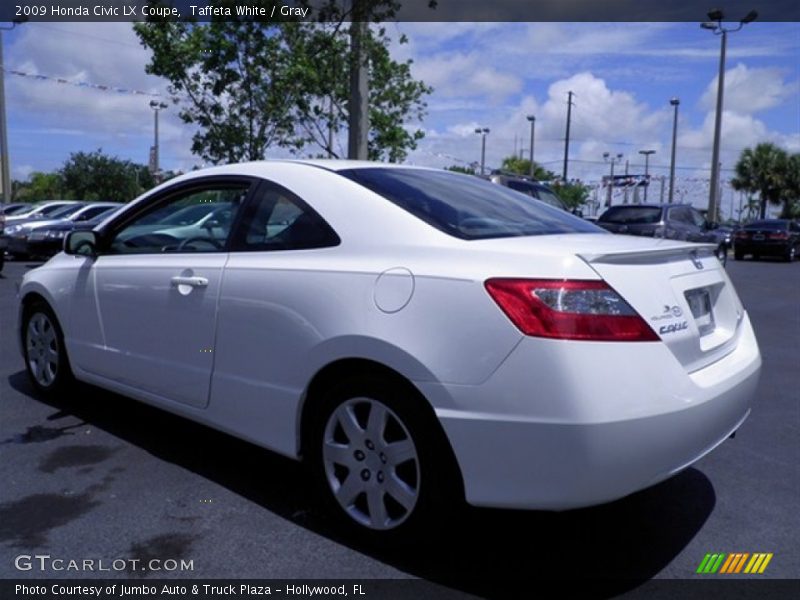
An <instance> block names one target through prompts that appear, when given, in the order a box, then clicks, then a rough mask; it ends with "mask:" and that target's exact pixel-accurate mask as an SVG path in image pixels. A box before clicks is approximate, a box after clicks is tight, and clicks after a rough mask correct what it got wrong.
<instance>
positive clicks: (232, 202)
mask: <svg viewBox="0 0 800 600" xmlns="http://www.w3.org/2000/svg"><path fill="white" fill-rule="evenodd" d="M248 189H249V185H248V184H244V183H243V184H238V183H237V184H233V183H224V184H209V185H207V186H204V187H201V188H193V189H191V190H188V191H185V192H182V193H178V194H176V195H174V196H171V197H169V198H167V199H165V200H164V201H163V202H158V203H156V204H155V205H154V206H152V207H150V208H149V209H148V210H147V211H146V212H144V213H142V214H139V215H137V216H136V217H135V218H134V219H133V220H132V221H129V222H127V223H126V224H125V225H124V226H123V227H122V228H121V229H119V230H118V231H117V232H116V233H115V234H114V235H113V237H112V239H111V242H110V245H109V252H110V253H111V254H162V253H165V252H219V251H220V250H223V249H225V247H226V244H227V241H228V235H229V234H230V231H231V225H232V223H233V220H234V218H235V216H236V213H237V212H238V210H239V207H240V206H241V205H242V203H243V201H244V199H245V196H247V191H248Z"/></svg>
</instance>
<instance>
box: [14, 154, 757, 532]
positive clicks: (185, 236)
mask: <svg viewBox="0 0 800 600" xmlns="http://www.w3.org/2000/svg"><path fill="white" fill-rule="evenodd" d="M65 250H66V252H65V253H61V254H59V255H57V256H56V257H54V258H53V259H52V260H50V262H48V263H46V264H45V265H44V266H42V267H40V268H38V269H36V270H33V271H31V272H29V273H27V274H26V276H25V278H24V281H23V283H22V286H21V289H20V300H21V304H20V340H21V344H22V351H23V353H24V356H25V363H26V366H27V369H28V371H29V373H30V377H31V379H32V381H33V383H34V385H35V386H36V387H37V388H38V389H39V390H40V391H41V392H55V391H57V390H60V389H62V388H63V386H64V385H65V384H67V383H68V382H69V381H71V379H72V377H74V378H77V379H79V380H81V381H85V382H89V383H92V384H95V385H98V386H101V387H103V388H107V389H109V390H113V391H115V392H119V393H121V394H126V395H128V396H132V397H134V398H137V399H139V400H142V401H145V402H148V403H151V404H153V405H156V406H159V407H162V408H165V409H167V410H169V411H172V412H175V413H178V414H181V415H184V416H186V417H189V418H190V419H194V420H197V421H200V422H202V423H205V424H208V425H210V426H212V427H215V428H218V429H221V430H223V431H226V432H229V433H231V434H233V435H235V436H238V437H241V438H244V439H246V440H250V441H252V442H254V443H256V444H259V445H261V446H264V447H267V448H270V449H272V450H275V451H277V452H280V453H282V454H286V455H288V456H291V457H295V458H303V459H305V460H307V461H309V462H310V463H311V465H312V467H313V470H314V472H315V473H316V477H317V479H318V482H319V484H320V486H321V487H322V488H323V490H324V492H325V496H326V497H327V499H328V502H329V504H330V505H331V508H332V509H333V510H334V511H338V512H339V514H340V515H341V516H342V517H344V518H343V521H344V522H347V523H350V524H351V525H354V526H356V527H354V529H356V530H360V531H363V532H366V533H368V534H369V535H370V536H375V537H381V536H384V537H385V536H389V537H392V536H400V537H404V536H407V535H409V534H412V533H414V532H416V531H418V528H419V526H420V524H421V523H423V522H424V521H425V518H426V517H428V516H430V515H431V514H436V513H437V511H441V510H442V508H443V505H445V506H444V508H445V509H446V502H445V501H444V499H449V500H447V501H448V502H449V501H453V502H457V501H458V498H459V497H461V498H465V499H466V501H467V502H469V503H471V504H473V505H479V506H498V507H527V508H536V509H556V510H560V509H568V508H573V507H580V506H587V505H592V504H598V503H602V502H606V501H610V500H613V499H616V498H620V497H622V496H625V495H627V494H630V493H631V492H634V491H636V490H639V489H642V488H645V487H647V486H650V485H652V484H654V483H656V482H658V481H661V480H663V479H665V478H668V477H670V476H671V475H673V474H674V473H676V472H678V471H680V470H681V469H684V468H686V467H687V466H689V465H691V464H692V463H693V462H694V461H696V460H698V459H699V458H700V457H702V456H703V455H705V454H706V453H707V452H709V451H710V450H712V449H713V448H714V447H715V446H717V445H718V444H720V443H721V442H722V441H723V440H725V439H726V438H727V437H728V436H730V434H731V433H732V432H734V431H735V430H736V429H737V428H738V427H739V426H740V425H741V424H742V422H743V421H744V419H745V418H746V417H747V415H748V413H749V411H750V401H751V398H752V396H753V393H754V388H755V386H756V382H757V378H758V374H759V371H760V365H761V359H760V355H759V350H758V345H757V343H756V339H755V337H754V335H753V330H752V328H751V325H750V321H749V319H748V316H747V313H746V312H745V310H744V308H743V307H742V304H741V302H740V301H739V298H738V297H737V295H736V292H735V290H734V288H733V286H732V285H731V282H730V280H729V279H728V277H727V275H726V274H725V271H724V270H723V269H722V268H721V265H720V263H719V262H718V260H717V259H716V258H715V257H714V256H713V248H712V247H710V246H703V245H697V244H687V243H682V242H674V241H670V240H662V239H644V238H634V237H629V236H615V235H613V234H610V233H607V232H605V231H603V230H601V229H599V228H597V227H595V226H594V225H592V224H590V223H588V222H586V221H583V220H581V219H579V218H577V217H573V216H572V215H569V214H567V213H565V212H564V211H561V210H557V209H555V208H551V207H549V206H548V205H546V204H543V203H540V202H538V201H535V200H533V199H531V198H529V197H528V196H525V195H522V194H519V193H517V192H514V191H512V190H508V189H506V188H503V187H501V186H496V185H492V184H491V183H489V182H485V181H483V180H481V179H480V178H477V177H472V176H467V175H460V174H455V173H449V172H444V171H438V170H432V169H423V168H412V167H406V166H390V165H381V164H374V163H367V162H363V163H362V162H347V161H300V162H294V161H274V162H272V161H268V162H255V163H246V164H239V165H229V166H224V167H215V168H211V169H207V170H204V171H196V172H193V173H191V174H188V175H184V176H181V177H178V178H176V179H174V180H171V181H169V182H168V183H166V184H162V185H161V186H159V187H157V188H156V189H154V190H152V191H151V192H150V193H148V194H145V195H144V196H142V197H141V198H139V199H137V200H135V201H134V202H132V203H131V204H130V205H129V206H128V207H127V208H126V209H124V210H122V211H120V212H117V213H116V214H115V215H113V216H112V217H110V218H109V220H107V221H106V222H104V223H102V224H101V225H100V226H98V228H97V229H96V230H95V231H76V232H72V233H71V234H70V235H69V236H68V238H67V240H66V243H65Z"/></svg>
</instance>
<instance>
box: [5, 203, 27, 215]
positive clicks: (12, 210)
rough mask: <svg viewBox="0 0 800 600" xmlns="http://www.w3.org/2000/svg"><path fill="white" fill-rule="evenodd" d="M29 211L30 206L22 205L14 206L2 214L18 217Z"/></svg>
mask: <svg viewBox="0 0 800 600" xmlns="http://www.w3.org/2000/svg"><path fill="white" fill-rule="evenodd" d="M29 210H31V205H30V204H23V205H22V206H14V207H12V208H8V209H6V211H5V212H4V213H3V214H4V215H6V216H8V217H10V216H11V215H19V214H22V213H25V212H28V211H29Z"/></svg>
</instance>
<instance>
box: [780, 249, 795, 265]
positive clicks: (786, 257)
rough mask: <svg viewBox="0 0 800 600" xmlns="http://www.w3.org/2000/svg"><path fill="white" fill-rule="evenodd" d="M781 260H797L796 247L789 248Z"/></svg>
mask: <svg viewBox="0 0 800 600" xmlns="http://www.w3.org/2000/svg"><path fill="white" fill-rule="evenodd" d="M783 258H784V260H785V261H786V262H792V261H794V259H796V258H797V246H789V247H788V248H787V249H786V253H785V254H784V255H783Z"/></svg>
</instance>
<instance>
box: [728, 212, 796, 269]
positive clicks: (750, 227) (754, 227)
mask: <svg viewBox="0 0 800 600" xmlns="http://www.w3.org/2000/svg"><path fill="white" fill-rule="evenodd" d="M748 254H751V255H752V256H753V259H755V260H758V259H759V258H761V257H762V256H781V257H783V259H784V260H786V261H788V262H792V261H793V260H794V259H795V258H797V256H798V254H800V225H798V224H797V222H795V221H790V220H788V219H765V220H763V221H754V222H753V223H749V224H747V225H745V226H744V227H743V228H742V229H740V230H739V231H737V232H736V237H735V238H734V244H733V255H734V257H735V258H736V260H743V259H744V257H745V256H747V255H748Z"/></svg>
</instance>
